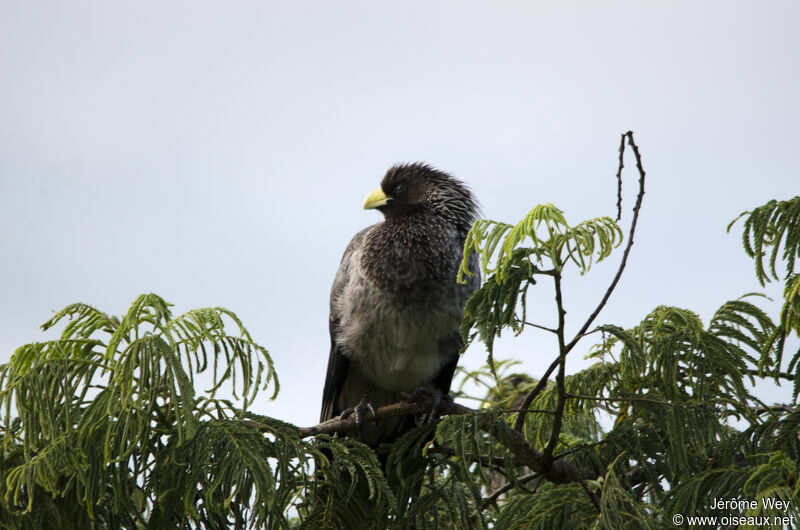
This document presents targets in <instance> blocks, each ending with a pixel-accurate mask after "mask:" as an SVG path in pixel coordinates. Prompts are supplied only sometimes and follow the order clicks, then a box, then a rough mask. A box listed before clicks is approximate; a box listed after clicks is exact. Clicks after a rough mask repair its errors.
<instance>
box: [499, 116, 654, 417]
mask: <svg viewBox="0 0 800 530" xmlns="http://www.w3.org/2000/svg"><path fill="white" fill-rule="evenodd" d="M625 138H627V139H628V143H629V144H630V146H631V147H632V148H633V154H634V156H635V157H636V167H637V168H638V169H639V193H638V195H637V196H636V204H635V205H634V207H633V219H632V220H631V228H630V231H629V233H628V244H627V245H626V247H625V251H624V252H623V254H622V261H621V262H620V264H619V268H618V269H617V274H616V275H615V276H614V279H613V280H612V281H611V285H609V287H608V289H607V290H606V293H605V295H603V298H602V300H600V303H599V304H598V306H597V308H596V309H595V310H594V312H593V313H592V314H591V315H590V316H589V318H588V319H587V320H586V322H585V323H584V324H583V326H582V327H581V329H580V331H578V333H577V334H576V335H575V338H573V339H572V341H570V343H569V344H567V346H566V350H567V351H566V352H567V353H569V351H570V350H572V348H573V347H574V346H575V344H577V343H578V341H579V340H580V339H581V338H582V337H583V336H584V335H585V334H586V331H587V330H588V329H589V326H591V325H592V322H594V319H595V318H597V315H599V314H600V311H602V309H603V307H604V306H605V305H606V302H608V299H609V298H610V297H611V293H612V292H613V291H614V288H615V287H616V286H617V283H618V282H619V279H620V277H621V276H622V271H623V270H624V269H625V264H626V263H627V262H628V254H630V251H631V247H632V246H633V235H634V233H635V232H636V223H637V221H638V220H639V209H640V208H641V206H642V199H643V198H644V181H645V175H646V173H645V171H644V168H643V167H642V160H641V156H640V155H639V148H638V147H637V146H636V143H635V142H634V140H633V132H632V131H628V132H627V133H624V134H623V135H622V144H621V146H622V147H621V149H622V150H624V145H625ZM620 158H622V153H620ZM620 171H621V170H620ZM560 359H561V355H559V358H558V359H556V360H555V361H553V363H552V364H550V366H549V367H548V368H547V370H546V371H545V373H544V375H542V378H541V379H539V383H538V384H537V385H536V387H534V389H533V390H531V392H530V394H528V396H527V397H526V398H525V401H524V403H523V404H522V408H527V407H530V406H531V403H533V400H534V399H536V396H538V395H539V394H540V393H541V392H542V390H544V388H545V386H547V380H548V379H549V378H550V375H552V373H553V371H554V370H555V369H556V368H557V367H558V365H559V361H560ZM524 426H525V414H520V415H519V417H518V418H517V421H516V423H515V425H514V429H515V430H516V431H519V432H522V428H523V427H524Z"/></svg>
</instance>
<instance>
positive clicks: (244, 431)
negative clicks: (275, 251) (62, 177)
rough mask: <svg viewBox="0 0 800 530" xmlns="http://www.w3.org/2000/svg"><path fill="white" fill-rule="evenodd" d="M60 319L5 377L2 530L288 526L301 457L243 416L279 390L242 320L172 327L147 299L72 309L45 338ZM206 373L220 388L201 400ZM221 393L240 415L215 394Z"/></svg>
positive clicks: (213, 316)
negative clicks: (116, 306) (112, 308)
mask: <svg viewBox="0 0 800 530" xmlns="http://www.w3.org/2000/svg"><path fill="white" fill-rule="evenodd" d="M63 323H66V324H65V325H64V327H63V330H62V332H61V336H60V338H59V339H57V340H53V341H49V342H45V343H35V344H28V345H25V346H22V347H21V348H19V349H17V351H16V352H15V353H14V355H13V356H12V357H11V361H10V362H9V363H8V364H5V365H3V366H2V367H0V388H2V390H1V391H0V407H2V418H1V421H0V424H2V426H3V460H2V471H3V477H4V481H3V484H2V493H3V496H4V500H5V504H4V509H3V511H2V513H0V517H2V520H3V524H4V526H6V527H10V528H44V527H50V528H65V527H69V526H70V524H74V527H76V528H80V527H83V528H89V527H107V528H118V527H125V528H135V527H144V526H147V525H148V524H149V525H150V526H151V527H154V528H163V527H166V526H169V527H186V528H189V527H197V526H198V525H199V526H205V527H211V528H219V527H221V526H220V525H221V523H223V522H225V523H226V524H227V523H233V524H240V525H241V524H244V522H246V521H266V520H267V519H270V520H272V521H280V520H281V519H282V518H283V517H285V516H284V513H285V511H286V506H287V505H288V504H289V503H290V502H291V500H292V499H291V497H287V496H286V495H285V494H284V495H280V494H278V492H277V489H278V488H277V484H278V483H279V482H280V480H281V479H282V478H284V477H288V476H292V475H293V470H294V469H295V468H296V467H297V465H298V464H297V463H296V462H293V461H294V460H297V459H299V458H301V457H302V456H303V455H304V454H305V453H306V452H307V451H306V450H305V449H303V448H302V443H301V441H300V438H299V435H298V433H297V429H296V428H293V427H290V426H287V425H285V424H282V423H280V422H277V421H276V420H264V421H262V422H260V423H257V422H254V421H252V420H250V419H247V418H248V413H247V407H248V406H249V405H250V404H251V403H252V402H253V400H254V399H255V397H256V395H257V393H258V392H259V391H262V390H265V389H268V388H271V390H272V396H274V395H275V394H276V393H277V391H278V380H277V376H276V374H275V371H274V368H273V364H272V360H271V358H270V356H269V354H268V353H267V351H266V350H265V349H264V348H263V347H261V346H259V345H258V344H256V343H255V342H253V340H252V338H251V337H250V335H249V333H248V332H247V330H246V329H245V327H244V326H243V325H242V323H241V322H240V321H239V320H238V318H237V317H236V315H234V314H233V313H231V312H230V311H227V310H225V309H222V308H206V309H198V310H194V311H189V312H188V313H186V314H183V315H180V316H177V317H173V315H172V313H171V311H170V306H169V304H168V303H167V302H165V301H164V300H163V299H162V298H160V297H158V296H156V295H152V294H150V295H143V296H141V297H139V298H138V299H137V300H136V301H135V302H134V303H133V304H132V305H131V307H130V309H129V310H128V312H127V313H126V314H125V315H124V316H122V317H121V318H118V317H114V316H111V315H107V314H105V313H103V312H102V311H100V310H98V309H96V308H94V307H91V306H89V305H86V304H73V305H71V306H69V307H67V308H65V309H63V310H62V311H59V312H58V313H56V314H55V316H54V317H53V318H52V319H50V320H49V321H48V322H46V323H45V324H44V325H43V328H45V329H48V328H51V327H54V326H56V325H60V324H63ZM231 325H232V326H233V329H234V333H233V334H231V333H230V332H229V329H230V327H231ZM204 372H210V373H211V376H212V379H213V384H212V387H211V388H209V389H207V390H206V391H205V392H203V393H202V394H199V395H198V394H197V393H196V390H195V384H196V381H195V378H196V376H197V375H198V374H201V373H204ZM223 385H225V387H226V388H227V389H232V390H233V393H234V396H235V397H236V399H237V400H238V406H237V407H234V406H233V405H232V404H231V403H230V402H228V401H226V400H223V399H218V398H217V396H216V393H217V391H218V390H219V389H220V388H222V386H223ZM264 432H267V433H270V434H271V435H272V436H273V440H271V441H270V440H268V438H266V437H265V436H264V435H263V433H264ZM278 442H280V443H278ZM253 500H255V501H257V502H256V503H253V502H252V501H253ZM159 521H160V522H159ZM70 522H72V523H70ZM161 523H163V524H164V525H165V526H160V524H161ZM222 526H224V525H222Z"/></svg>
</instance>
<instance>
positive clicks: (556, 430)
mask: <svg viewBox="0 0 800 530" xmlns="http://www.w3.org/2000/svg"><path fill="white" fill-rule="evenodd" d="M553 283H554V284H555V290H556V307H557V310H558V332H557V335H558V351H559V356H558V374H557V375H556V394H557V401H556V413H555V415H554V416H553V428H552V431H550V440H549V441H548V442H547V446H546V447H545V449H544V456H545V459H546V460H548V461H552V459H553V452H554V451H555V450H556V444H557V443H558V438H559V435H560V434H561V424H562V422H563V419H564V405H565V404H566V402H567V399H566V394H567V391H566V388H565V387H564V377H565V375H566V365H567V353H568V350H567V349H566V347H565V345H564V315H566V313H567V312H566V311H565V310H564V298H563V296H562V293H561V273H558V274H556V275H555V276H553ZM520 417H523V418H524V417H525V414H520Z"/></svg>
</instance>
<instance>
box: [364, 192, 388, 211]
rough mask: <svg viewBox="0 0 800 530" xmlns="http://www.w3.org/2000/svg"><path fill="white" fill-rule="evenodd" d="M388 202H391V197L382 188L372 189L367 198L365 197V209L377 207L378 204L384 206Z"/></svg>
mask: <svg viewBox="0 0 800 530" xmlns="http://www.w3.org/2000/svg"><path fill="white" fill-rule="evenodd" d="M387 202H389V197H387V196H386V194H385V193H383V190H382V189H381V188H378V189H376V190H372V191H371V192H370V194H369V195H367V198H366V199H364V209H365V210H371V209H373V208H377V207H378V206H383V205H384V204H386V203H387Z"/></svg>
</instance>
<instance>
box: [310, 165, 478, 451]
mask: <svg viewBox="0 0 800 530" xmlns="http://www.w3.org/2000/svg"><path fill="white" fill-rule="evenodd" d="M364 208H365V209H373V208H374V209H377V210H378V211H380V212H381V213H382V214H383V216H384V220H383V222H380V223H377V224H374V225H372V226H370V227H368V228H366V229H364V230H362V231H360V232H359V233H357V234H356V235H355V237H353V239H352V241H350V244H349V245H348V246H347V249H346V250H345V252H344V256H343V257H342V262H341V264H340V266H339V270H338V272H337V273H336V278H335V279H334V282H333V287H332V289H331V299H330V335H331V351H330V357H329V359H328V373H327V379H326V381H325V389H324V391H323V395H322V412H321V414H320V421H326V420H329V419H332V418H335V417H337V416H340V415H342V416H347V415H349V414H352V413H355V414H356V421H357V423H358V424H359V430H360V433H361V437H362V439H363V440H364V442H366V443H367V444H369V445H371V446H373V447H374V446H377V445H378V444H380V443H383V442H391V441H393V440H394V439H396V438H397V437H398V436H400V435H401V434H402V433H404V432H405V431H407V430H408V429H410V428H411V427H413V426H414V424H415V421H416V422H418V421H419V418H414V417H407V418H387V419H382V420H379V421H377V422H375V421H364V420H365V417H366V419H369V415H370V413H374V410H375V408H377V407H380V406H382V405H386V404H388V403H394V402H396V401H397V400H398V397H399V396H400V395H402V394H413V393H418V392H420V391H422V389H427V391H429V392H432V393H434V395H435V396H436V398H437V400H438V398H439V396H441V395H447V394H448V392H449V390H450V383H451V380H452V378H453V372H454V371H455V368H456V363H457V361H458V354H459V350H460V349H461V347H462V341H461V337H460V335H459V324H460V323H461V319H462V317H463V313H464V305H465V303H466V301H467V298H469V296H470V294H471V293H472V292H473V291H475V290H476V289H477V288H478V286H479V283H480V279H479V277H478V275H477V274H476V275H475V276H471V277H469V278H468V281H467V284H466V285H462V284H459V283H457V282H456V274H457V271H458V267H459V264H460V262H461V257H462V253H463V247H464V238H465V236H466V234H467V232H468V231H469V228H470V227H471V226H472V223H473V221H474V220H475V218H476V216H477V212H478V203H477V202H476V200H475V198H474V197H473V195H472V193H471V192H470V190H469V188H468V187H467V186H466V185H464V184H463V183H462V182H461V181H459V180H457V179H455V178H453V177H451V176H450V175H448V174H447V173H444V172H442V171H438V170H436V169H434V168H432V167H430V166H428V165H425V164H419V163H417V164H403V165H397V166H394V167H392V168H391V169H389V171H388V172H387V173H386V176H385V177H384V178H383V180H382V182H381V186H380V188H378V189H376V190H375V191H373V192H372V193H370V194H369V195H368V196H367V198H366V200H365V201H364ZM469 265H470V270H471V271H477V270H478V264H477V256H476V255H474V254H473V255H472V256H470V262H469Z"/></svg>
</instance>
